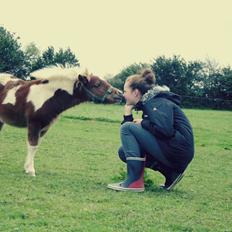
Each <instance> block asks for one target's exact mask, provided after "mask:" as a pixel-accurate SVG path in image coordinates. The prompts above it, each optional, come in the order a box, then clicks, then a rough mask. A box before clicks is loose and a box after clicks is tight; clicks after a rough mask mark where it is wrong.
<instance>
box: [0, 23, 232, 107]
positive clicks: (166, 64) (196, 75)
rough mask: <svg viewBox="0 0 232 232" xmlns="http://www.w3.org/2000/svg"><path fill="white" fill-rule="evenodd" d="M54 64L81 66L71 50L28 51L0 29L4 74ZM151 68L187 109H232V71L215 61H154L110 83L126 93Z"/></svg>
mask: <svg viewBox="0 0 232 232" xmlns="http://www.w3.org/2000/svg"><path fill="white" fill-rule="evenodd" d="M53 64H63V65H65V64H69V65H76V66H79V65H80V63H79V60H78V58H77V57H76V55H75V54H74V53H73V52H72V51H71V49H70V48H67V49H63V48H59V49H58V50H56V49H55V48H54V47H53V46H49V47H48V48H47V49H46V50H45V51H43V52H41V51H40V50H39V49H38V48H37V46H36V44H35V43H30V44H28V45H27V46H26V47H25V48H24V49H23V48H22V46H21V44H20V38H19V37H17V36H16V34H15V33H11V32H9V31H7V30H6V29H5V28H4V27H2V26H0V72H9V73H13V74H15V75H16V76H17V77H19V78H25V77H27V76H28V75H29V73H30V72H32V71H34V70H37V69H40V68H43V67H45V66H48V65H53ZM145 68H150V69H152V70H153V72H154V73H155V76H156V81H157V84H159V85H167V86H168V87H169V88H170V89H171V91H173V92H175V93H177V94H179V95H181V96H182V102H183V106H185V107H206V108H216V109H229V110H231V109H232V69H231V67H230V66H227V67H221V66H219V65H218V64H217V63H216V62H215V61H212V60H206V61H200V60H195V61H186V60H185V59H183V58H182V57H181V56H176V55H175V56H173V57H165V56H159V57H156V58H154V60H153V61H152V62H151V63H150V64H147V63H135V64H131V65H129V66H127V67H125V68H124V69H122V70H121V71H120V72H119V73H118V74H116V75H115V76H113V77H111V78H110V79H109V82H110V83H111V84H112V85H114V86H115V87H117V88H119V89H123V85H124V82H125V80H126V78H127V77H128V76H130V75H132V74H135V73H137V72H140V71H141V70H142V69H145Z"/></svg>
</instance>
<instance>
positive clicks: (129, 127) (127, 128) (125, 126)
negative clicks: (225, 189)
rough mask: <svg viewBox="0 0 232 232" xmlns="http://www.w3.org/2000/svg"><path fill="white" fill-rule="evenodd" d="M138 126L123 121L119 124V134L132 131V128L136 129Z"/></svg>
mask: <svg viewBox="0 0 232 232" xmlns="http://www.w3.org/2000/svg"><path fill="white" fill-rule="evenodd" d="M139 128H140V127H139V125H137V124H135V123H134V122H125V123H124V124H122V125H121V128H120V132H121V134H128V133H133V131H134V130H138V129H139Z"/></svg>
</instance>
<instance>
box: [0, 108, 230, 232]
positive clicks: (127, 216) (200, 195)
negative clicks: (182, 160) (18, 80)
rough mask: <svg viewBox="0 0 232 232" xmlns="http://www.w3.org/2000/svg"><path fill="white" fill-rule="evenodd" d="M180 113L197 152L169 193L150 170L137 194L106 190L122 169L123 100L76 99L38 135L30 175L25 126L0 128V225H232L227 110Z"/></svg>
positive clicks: (105, 228) (198, 227)
mask: <svg viewBox="0 0 232 232" xmlns="http://www.w3.org/2000/svg"><path fill="white" fill-rule="evenodd" d="M185 112H186V114H187V115H188V116H189V118H190V121H191V122H192V125H193V128H194V132H195V141H196V154H195V159H194V160H193V162H192V163H191V165H190V166H189V168H188V170H187V172H186V176H185V177H184V178H183V180H182V181H181V182H180V183H179V184H178V186H177V187H176V189H175V190H174V191H172V192H169V193H168V192H165V191H163V190H160V189H159V188H158V186H159V184H160V183H162V182H163V178H162V176H161V175H160V174H158V173H157V172H152V171H150V170H148V171H147V177H146V181H147V184H148V188H147V191H145V192H144V193H125V192H124V193H123V192H114V191H111V190H108V189H107V188H106V185H107V184H108V183H111V182H114V181H117V180H119V179H120V175H121V173H122V170H125V165H124V164H123V163H122V162H120V160H119V158H118V156H117V149H118V147H119V145H120V139H119V128H120V121H121V115H122V113H123V107H122V106H114V105H108V106H105V105H94V104H83V105H80V106H78V107H75V108H73V109H71V110H69V111H67V112H65V113H64V114H63V115H62V116H61V117H60V119H59V121H58V122H56V124H55V125H53V126H52V128H51V129H50V130H49V132H48V134H47V135H46V136H45V139H43V141H42V144H41V146H40V148H39V151H38V153H37V155H36V160H35V161H36V162H35V165H36V170H37V176H36V177H35V178H33V177H29V176H26V175H25V174H24V173H23V169H22V167H23V163H24V159H25V154H26V141H25V139H26V130H25V129H18V128H14V127H10V126H7V125H6V126H4V127H3V130H2V131H1V132H0V231H23V232H24V231H26V232H27V231H30V232H33V231H36V232H38V231H39V232H40V231H51V232H55V231H59V232H60V231H62V232H63V231H69V232H70V231H85V232H86V231H100V232H102V231H106V232H109V231H125V232H126V231H133V232H136V231H139V232H140V231H151V232H153V231H164V232H166V231H170V232H173V231H185V232H189V231H199V232H204V231H224V232H225V231H227V232H228V231H232V220H231V219H232V112H228V111H213V110H185ZM138 117H139V115H138ZM150 180H152V182H153V183H151V181H150ZM149 181H150V182H149Z"/></svg>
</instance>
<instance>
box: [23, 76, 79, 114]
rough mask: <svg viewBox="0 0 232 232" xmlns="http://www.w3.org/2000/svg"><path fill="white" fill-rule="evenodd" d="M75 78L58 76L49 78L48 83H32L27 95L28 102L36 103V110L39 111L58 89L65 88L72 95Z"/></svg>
mask: <svg viewBox="0 0 232 232" xmlns="http://www.w3.org/2000/svg"><path fill="white" fill-rule="evenodd" d="M75 81H76V80H75V79H74V78H73V79H68V78H64V77H62V76H57V77H54V78H51V79H49V82H48V83H41V84H39V85H32V86H31V87H30V91H29V93H28V96H27V102H31V103H32V104H33V105H34V111H37V110H38V109H40V108H41V107H42V105H43V104H44V103H45V102H46V101H47V100H48V99H49V98H51V97H53V95H54V94H55V92H56V91H57V90H58V89H62V90H65V91H66V92H68V93H69V94H70V95H72V94H73V87H74V83H75Z"/></svg>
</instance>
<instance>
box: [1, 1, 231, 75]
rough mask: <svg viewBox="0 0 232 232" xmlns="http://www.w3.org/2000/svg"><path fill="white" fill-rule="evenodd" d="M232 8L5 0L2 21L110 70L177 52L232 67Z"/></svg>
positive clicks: (42, 45) (100, 70)
mask: <svg viewBox="0 0 232 232" xmlns="http://www.w3.org/2000/svg"><path fill="white" fill-rule="evenodd" d="M231 12H232V3H231V1H230V0H214V1H212V0H169V1H168V0H141V1H139V0H114V1H113V0H95V1H94V0H92V1H90V0H65V1H64V0H56V1H55V0H38V1H36V0H20V1H15V0H7V1H6V0H0V25H1V26H4V27H5V28H6V29H7V30H9V31H11V32H15V33H16V34H17V35H18V36H19V37H20V42H21V44H22V45H23V46H25V45H27V44H28V43H30V42H35V44H36V45H37V47H38V48H39V49H40V50H44V49H46V48H47V47H48V46H49V45H52V46H54V47H55V48H56V49H58V48H60V47H62V48H67V47H70V48H71V50H72V51H73V52H75V54H76V56H77V57H78V58H79V60H80V63H81V65H82V66H83V67H87V68H88V69H89V70H90V71H92V72H94V73H95V74H98V75H105V74H116V73H117V72H119V71H120V70H121V69H122V68H123V67H125V66H128V65H130V64H132V63H134V62H151V61H152V60H153V58H155V57H157V56H159V55H165V56H167V57H169V56H172V55H173V54H175V55H181V56H182V57H183V58H185V59H186V60H195V59H198V60H199V59H200V60H204V59H206V58H210V59H215V60H216V61H217V62H218V63H219V64H221V65H223V66H224V65H231V66H232V13H231Z"/></svg>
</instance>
